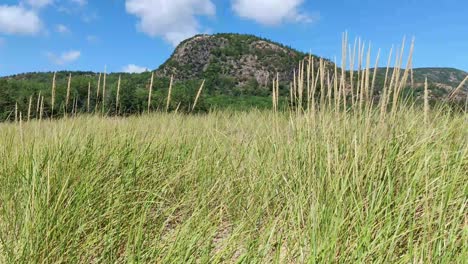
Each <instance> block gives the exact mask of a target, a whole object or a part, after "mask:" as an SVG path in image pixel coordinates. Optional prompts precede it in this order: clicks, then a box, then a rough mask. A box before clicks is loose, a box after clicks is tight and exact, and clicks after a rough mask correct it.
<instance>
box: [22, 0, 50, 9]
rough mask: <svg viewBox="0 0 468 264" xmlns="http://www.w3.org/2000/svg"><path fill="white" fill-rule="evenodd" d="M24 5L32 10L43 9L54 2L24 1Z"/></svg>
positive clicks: (44, 0) (46, 0) (41, 0)
mask: <svg viewBox="0 0 468 264" xmlns="http://www.w3.org/2000/svg"><path fill="white" fill-rule="evenodd" d="M25 2H26V4H28V5H30V6H31V7H32V8H43V7H46V6H48V5H50V4H52V3H53V2H54V0H26V1H25Z"/></svg>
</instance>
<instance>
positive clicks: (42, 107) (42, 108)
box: [39, 96, 52, 121]
mask: <svg viewBox="0 0 468 264" xmlns="http://www.w3.org/2000/svg"><path fill="white" fill-rule="evenodd" d="M43 116H44V96H42V97H41V107H40V110H39V121H41V120H42V117H43ZM51 118H52V117H51Z"/></svg>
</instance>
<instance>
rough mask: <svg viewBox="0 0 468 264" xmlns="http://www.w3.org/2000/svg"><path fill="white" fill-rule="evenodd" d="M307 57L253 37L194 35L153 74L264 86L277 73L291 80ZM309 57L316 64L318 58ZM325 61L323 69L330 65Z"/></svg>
mask: <svg viewBox="0 0 468 264" xmlns="http://www.w3.org/2000/svg"><path fill="white" fill-rule="evenodd" d="M308 58H309V55H308V54H306V53H303V52H301V51H298V50H295V49H292V48H290V47H287V46H285V45H282V44H280V43H276V42H272V41H270V40H267V39H262V38H259V37H256V36H253V35H242V34H215V35H197V36H195V37H193V38H190V39H187V40H185V41H183V42H182V43H181V44H180V45H178V46H177V48H176V49H175V51H174V53H173V54H172V55H171V57H170V58H169V59H168V60H167V61H166V62H165V63H164V64H163V65H161V66H160V67H159V68H158V69H157V71H156V72H157V74H158V75H159V76H170V75H174V76H176V78H177V79H179V80H188V79H208V80H212V79H220V78H221V79H223V78H227V79H231V80H232V82H233V84H234V85H235V86H244V85H246V84H248V83H249V82H250V83H251V82H256V83H258V84H259V85H260V86H265V87H266V86H269V85H270V84H271V81H272V80H273V78H275V77H276V74H277V73H278V74H279V78H280V80H283V81H286V82H288V81H291V80H292V79H293V72H294V68H296V67H297V65H298V63H299V62H300V61H301V60H303V59H306V60H307V59H308ZM312 58H313V59H314V61H315V65H318V62H319V58H318V57H317V56H314V55H312ZM325 61H326V66H328V67H330V66H332V65H333V64H332V63H331V62H330V61H328V60H325Z"/></svg>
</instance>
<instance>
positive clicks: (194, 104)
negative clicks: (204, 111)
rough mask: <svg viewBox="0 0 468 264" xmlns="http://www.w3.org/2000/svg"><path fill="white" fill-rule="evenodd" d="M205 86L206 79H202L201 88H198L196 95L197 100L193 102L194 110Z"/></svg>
mask: <svg viewBox="0 0 468 264" xmlns="http://www.w3.org/2000/svg"><path fill="white" fill-rule="evenodd" d="M203 86H205V80H203V81H202V83H201V85H200V88H198V92H197V95H196V96H195V101H194V102H193V106H192V111H194V110H195V107H197V102H198V99H199V98H200V95H201V93H202V90H203Z"/></svg>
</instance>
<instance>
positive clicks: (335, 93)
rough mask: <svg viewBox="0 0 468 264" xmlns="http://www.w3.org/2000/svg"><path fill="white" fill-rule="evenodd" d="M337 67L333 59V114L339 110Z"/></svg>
mask: <svg viewBox="0 0 468 264" xmlns="http://www.w3.org/2000/svg"><path fill="white" fill-rule="evenodd" d="M338 89H339V88H338V66H337V63H336V58H335V75H334V76H333V98H334V99H335V102H334V104H335V106H334V107H335V112H338V111H339V110H340V105H339V104H340V100H341V97H340V93H339V92H338Z"/></svg>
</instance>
